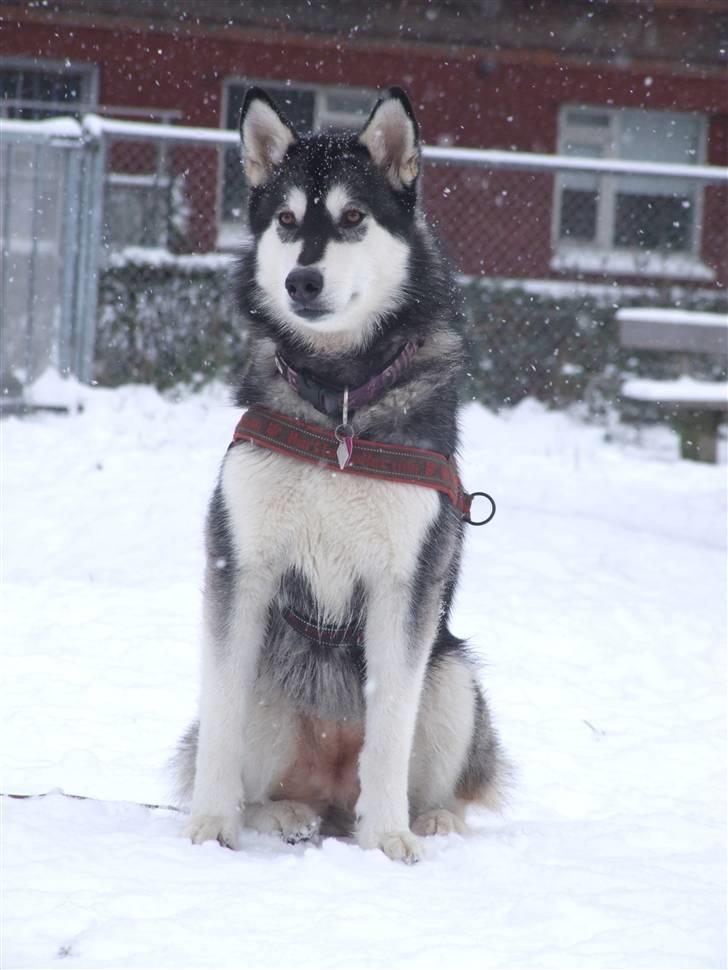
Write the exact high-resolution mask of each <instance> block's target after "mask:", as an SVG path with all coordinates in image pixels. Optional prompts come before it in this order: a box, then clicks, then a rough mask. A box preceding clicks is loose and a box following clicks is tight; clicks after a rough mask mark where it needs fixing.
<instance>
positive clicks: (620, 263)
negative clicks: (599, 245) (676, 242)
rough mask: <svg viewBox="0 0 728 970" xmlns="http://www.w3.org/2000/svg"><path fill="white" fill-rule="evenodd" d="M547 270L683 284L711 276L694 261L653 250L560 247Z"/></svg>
mask: <svg viewBox="0 0 728 970" xmlns="http://www.w3.org/2000/svg"><path fill="white" fill-rule="evenodd" d="M551 269H556V270H579V271H580V272H583V273H610V274H613V275H616V276H624V275H631V276H670V277H675V278H679V279H686V280H712V279H715V272H714V270H712V269H711V268H710V267H709V266H705V265H704V264H703V263H701V262H699V261H698V260H697V259H696V258H695V257H692V256H686V255H681V254H679V253H660V252H657V251H656V250H645V251H644V252H637V251H631V250H618V249H615V250H602V249H589V248H588V247H579V248H576V247H571V246H570V247H564V248H562V249H561V250H560V251H559V252H558V253H557V254H556V255H555V256H554V257H553V259H552V260H551Z"/></svg>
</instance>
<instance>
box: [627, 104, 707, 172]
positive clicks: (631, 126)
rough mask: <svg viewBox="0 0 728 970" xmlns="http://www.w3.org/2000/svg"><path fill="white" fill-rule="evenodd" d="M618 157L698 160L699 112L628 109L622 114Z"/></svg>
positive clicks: (685, 161) (687, 162)
mask: <svg viewBox="0 0 728 970" xmlns="http://www.w3.org/2000/svg"><path fill="white" fill-rule="evenodd" d="M618 121H619V125H618V128H619V134H618V138H617V156H618V157H619V158H632V159H636V160H639V161H643V162H675V163H678V164H682V165H689V164H696V163H697V162H698V149H699V141H700V124H699V121H698V118H696V117H695V115H689V114H670V113H669V112H666V111H634V110H631V109H630V110H624V111H620V112H619V114H618Z"/></svg>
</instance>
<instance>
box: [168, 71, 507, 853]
mask: <svg viewBox="0 0 728 970" xmlns="http://www.w3.org/2000/svg"><path fill="white" fill-rule="evenodd" d="M241 138H242V157H243V164H244V169H245V174H246V178H247V183H248V186H249V225H250V230H251V233H252V243H251V245H250V247H249V249H248V250H247V251H246V252H245V253H244V254H243V256H242V260H241V265H240V271H239V279H238V287H237V289H238V298H239V303H240V306H241V309H242V310H243V312H244V313H245V315H246V316H247V317H248V319H249V321H250V332H251V339H250V344H249V360H248V363H247V368H246V370H245V372H244V374H243V376H242V380H241V383H240V385H239V388H238V392H237V403H238V404H239V405H240V406H249V405H264V406H265V407H267V408H269V409H271V410H275V411H277V412H279V413H283V414H284V415H286V416H288V417H289V418H294V419H298V420H301V421H305V422H307V423H309V424H314V425H318V426H320V427H323V428H326V429H327V430H331V429H334V428H335V427H336V426H337V425H340V424H341V423H342V415H341V414H340V413H339V414H330V413H324V411H323V410H322V408H321V407H320V404H317V403H316V402H315V401H312V400H309V399H307V398H306V396H302V394H301V393H300V387H299V389H298V390H297V389H296V387H295V386H292V384H291V383H290V382H289V381H288V380H286V379H285V375H284V374H283V373H282V372H281V364H280V360H281V359H282V360H283V361H285V363H286V367H287V368H290V369H291V370H293V371H295V372H297V373H298V374H299V375H304V376H303V378H302V380H308V381H310V382H313V384H314V385H315V386H317V387H319V388H328V389H331V390H332V393H334V394H338V393H339V392H340V391H342V389H344V388H352V387H360V386H362V385H364V384H366V383H367V382H368V381H369V380H370V379H371V378H372V376H373V375H376V374H380V373H381V372H382V371H383V370H384V369H385V368H387V366H388V365H389V364H390V363H391V362H392V361H393V359H395V358H397V356H398V354H400V352H401V349H402V347H403V346H404V345H406V344H407V343H408V342H411V343H413V344H414V345H415V347H416V353H415V354H414V356H413V358H412V360H411V362H410V363H409V366H407V367H406V368H404V370H403V371H402V373H401V374H400V375H399V376H398V377H397V378H396V380H395V381H394V383H392V384H390V385H389V386H388V387H386V388H385V389H383V390H382V392H381V393H380V394H378V395H377V396H375V397H374V398H373V399H372V400H371V401H369V402H368V403H366V404H364V405H362V406H360V407H358V408H357V409H356V410H355V413H353V415H351V416H350V421H351V422H352V424H353V426H354V430H355V434H356V439H355V441H356V440H363V441H366V440H372V441H379V442H388V443H392V444H395V445H400V446H401V445H410V446H414V447H417V448H426V449H430V450H432V451H437V452H440V453H442V454H444V455H453V454H454V452H455V451H456V449H457V444H458V430H457V410H458V401H457V382H458V373H459V371H460V368H461V365H462V364H463V350H462V344H461V339H460V337H459V336H458V334H457V333H456V332H455V330H454V329H453V321H454V319H455V316H456V311H455V310H454V307H455V306H456V296H455V289H454V285H453V281H452V279H451V277H450V275H449V271H448V269H447V267H446V264H445V263H444V261H443V259H442V257H441V256H440V255H439V253H438V250H437V248H436V246H435V244H434V242H433V240H432V238H431V237H430V234H429V232H428V230H427V228H426V226H425V223H424V220H423V217H422V215H421V213H420V210H419V206H418V179H419V174H420V141H419V131H418V126H417V122H416V120H415V116H414V113H413V110H412V107H411V105H410V102H409V100H408V98H407V96H406V95H405V93H404V92H403V91H401V90H400V89H398V88H391V89H389V90H388V91H387V92H386V93H385V94H384V96H383V97H382V98H381V99H380V100H379V101H378V102H377V103H376V105H375V106H374V108H373V110H372V113H371V115H370V117H369V119H368V121H367V122H366V124H365V125H364V127H363V129H362V130H361V131H360V132H358V133H353V134H352V133H347V134H342V133H323V134H314V135H305V136H302V135H301V134H299V133H298V132H296V131H295V130H294V128H293V126H292V125H291V123H290V122H289V121H288V120H287V119H286V117H285V116H284V114H283V113H282V112H281V110H280V109H279V108H278V107H277V106H276V104H275V103H274V102H273V101H272V100H271V99H270V98H269V97H268V96H267V95H266V94H265V93H264V92H263V91H262V90H260V89H258V88H253V89H251V90H249V91H248V92H247V96H246V99H245V103H244V106H243V109H242V114H241ZM309 398H310V395H309ZM462 540H463V523H462V516H461V515H459V514H458V513H457V511H456V510H455V509H454V508H453V506H452V505H451V504H450V503H449V502H448V501H447V498H446V497H445V496H443V495H441V494H439V493H438V492H436V491H433V490H432V489H431V488H424V487H420V486H418V485H409V484H401V483H393V482H387V481H380V480H376V479H373V478H363V477H355V476H350V475H345V474H337V473H336V472H335V471H333V472H332V470H331V469H330V468H322V467H317V466H316V465H315V464H306V463H304V462H300V461H298V460H296V458H295V457H289V456H287V455H281V454H276V453H274V452H272V451H269V450H266V449H264V448H260V447H256V446H255V445H253V444H250V443H247V442H243V443H240V444H237V445H236V446H235V447H232V448H231V449H230V450H229V451H228V453H227V455H226V457H225V459H224V462H223V465H222V469H221V472H220V477H219V481H218V484H217V487H216V489H215V491H214V494H213V496H212V501H211V504H210V508H209V513H208V519H207V572H206V584H205V595H204V626H205V631H204V644H203V656H202V670H201V690H200V705H199V720H198V721H197V722H195V723H194V724H193V725H192V726H191V727H190V728H189V730H188V732H187V733H186V735H185V736H184V737H183V738H182V740H181V742H180V745H179V749H178V753H177V755H176V758H175V767H176V775H177V782H178V787H179V793H180V797H181V798H182V799H183V800H185V801H187V802H190V803H191V804H190V819H189V822H188V824H187V829H186V831H187V834H188V835H189V837H190V838H191V839H192V841H193V842H204V841H207V840H217V841H218V842H220V843H221V844H223V845H226V846H229V847H231V848H236V847H237V846H238V844H239V833H240V827H241V826H242V825H244V826H248V827H250V828H253V829H255V830H257V831H259V832H266V833H278V834H279V835H280V836H281V837H282V838H283V839H285V840H287V841H289V842H295V841H299V840H303V839H310V838H315V837H317V836H318V835H319V834H320V833H321V834H328V833H333V834H355V835H356V838H357V839H358V842H359V844H360V845H361V846H362V847H363V848H379V849H381V850H383V851H384V852H385V853H386V855H388V856H389V857H390V858H392V859H402V860H404V861H405V862H415V861H417V860H418V859H419V858H420V857H421V855H422V847H421V843H420V840H419V839H418V836H425V835H431V834H436V833H448V832H452V831H456V832H464V831H465V824H464V811H465V807H466V806H467V804H468V803H470V802H477V803H481V804H482V803H484V804H492V803H493V802H494V800H495V796H496V795H497V792H498V785H499V781H500V779H501V777H502V768H503V759H502V758H501V754H500V749H499V745H498V741H497V738H496V735H495V732H494V730H493V728H492V726H491V721H490V717H489V714H488V709H487V706H486V702H485V699H484V697H483V694H482V692H481V689H480V686H479V684H478V680H477V674H476V671H475V669H474V665H473V663H472V661H471V659H470V658H469V656H468V654H467V651H466V648H465V645H464V643H463V642H462V641H461V640H459V639H458V638H457V637H455V636H454V635H453V634H452V633H451V632H450V630H449V629H448V617H449V614H450V607H451V602H452V598H453V594H454V591H455V585H456V580H457V575H458V568H459V562H460V555H461V546H462ZM292 616H293V617H296V618H297V621H296V622H295V623H292V622H291V617H292ZM332 631H334V633H335V634H336V635H333V636H329V635H328V634H331V632H332ZM337 631H338V632H337ZM342 631H343V633H342Z"/></svg>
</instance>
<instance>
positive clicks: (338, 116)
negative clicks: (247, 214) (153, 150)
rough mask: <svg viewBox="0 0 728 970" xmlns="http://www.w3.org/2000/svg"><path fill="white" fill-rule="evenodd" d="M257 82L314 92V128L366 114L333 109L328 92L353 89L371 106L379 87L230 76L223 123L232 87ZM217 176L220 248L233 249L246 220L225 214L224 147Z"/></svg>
mask: <svg viewBox="0 0 728 970" xmlns="http://www.w3.org/2000/svg"><path fill="white" fill-rule="evenodd" d="M252 86H257V87H261V88H265V89H266V90H269V91H273V92H274V94H275V93H276V92H278V91H280V92H281V94H282V95H283V94H285V92H286V91H308V92H310V93H311V94H313V95H314V109H313V127H314V131H321V130H322V129H323V128H326V127H327V126H332V127H336V128H352V129H357V128H359V127H360V126H361V125H362V124H363V120H366V118H365V117H364V118H363V116H362V115H360V114H352V113H345V112H339V111H336V112H332V111H330V110H329V108H328V106H327V104H326V95H327V94H334V93H339V92H341V93H343V92H346V93H352V94H356V95H361V97H362V99H366V100H367V102H368V104H369V106H370V108H371V107H373V105H374V102H375V100H376V97H377V89H376V88H362V87H355V86H352V87H349V86H344V85H336V84H315V83H310V82H309V81H290V82H289V81H271V80H268V78H262V79H261V78H247V77H237V76H236V77H229V78H226V79H225V80H224V82H223V96H222V99H221V104H220V127H221V128H224V129H225V130H230V129H228V128H227V126H226V121H227V115H228V108H229V104H230V91H231V89H232V88H239V87H252ZM219 156H220V157H219V161H218V179H217V248H218V249H231V248H234V247H236V246H238V245H239V244H240V243H241V241H242V240H243V238H244V232H245V223H244V221H243V220H242V218H241V219H240V220H238V221H230V220H227V221H226V220H225V219H224V218H223V189H224V185H223V181H224V178H225V150H224V149H223V150H221V151H220V153H219Z"/></svg>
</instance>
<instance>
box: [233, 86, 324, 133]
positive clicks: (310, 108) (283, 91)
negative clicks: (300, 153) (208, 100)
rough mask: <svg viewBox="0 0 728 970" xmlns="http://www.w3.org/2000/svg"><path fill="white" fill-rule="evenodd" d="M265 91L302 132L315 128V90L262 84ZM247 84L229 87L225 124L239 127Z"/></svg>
mask: <svg viewBox="0 0 728 970" xmlns="http://www.w3.org/2000/svg"><path fill="white" fill-rule="evenodd" d="M261 87H262V89H263V90H264V91H265V93H266V94H267V95H268V96H269V97H270V98H272V99H273V101H275V103H276V104H277V105H278V107H279V108H280V109H281V111H282V112H283V114H284V115H285V116H286V118H288V120H289V121H290V122H291V123H292V124H293V127H294V128H296V129H297V130H298V131H300V132H302V133H303V132H307V131H311V130H312V128H313V116H314V104H315V95H314V93H313V91H306V90H296V89H295V88H273V87H271V88H266V87H265V86H264V85H261ZM247 90H248V85H246V84H231V85H230V86H229V87H228V99H227V112H226V117H225V126H226V127H227V128H237V127H238V121H239V120H240V109H241V108H242V106H243V100H244V98H245V92H246V91H247Z"/></svg>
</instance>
